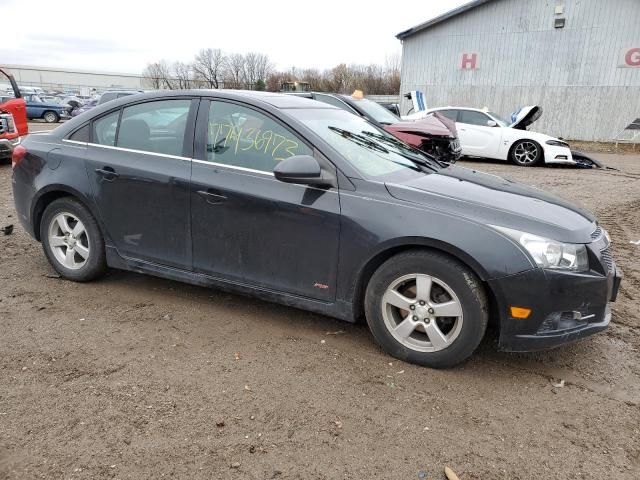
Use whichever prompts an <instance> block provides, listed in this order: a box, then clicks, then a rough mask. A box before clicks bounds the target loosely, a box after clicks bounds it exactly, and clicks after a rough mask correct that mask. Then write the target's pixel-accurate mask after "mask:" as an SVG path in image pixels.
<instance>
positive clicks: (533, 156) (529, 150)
mask: <svg viewBox="0 0 640 480" xmlns="http://www.w3.org/2000/svg"><path fill="white" fill-rule="evenodd" d="M540 158H542V148H540V145H538V144H537V143H536V142H534V141H531V140H520V141H518V142H517V143H516V144H515V145H514V146H513V150H512V152H511V159H512V160H513V162H514V163H515V164H517V165H520V166H522V167H531V166H533V165H536V164H538V162H539V161H540Z"/></svg>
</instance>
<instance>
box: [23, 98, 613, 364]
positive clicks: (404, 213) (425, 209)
mask: <svg viewBox="0 0 640 480" xmlns="http://www.w3.org/2000/svg"><path fill="white" fill-rule="evenodd" d="M332 99H333V100H336V97H332ZM338 99H340V100H346V101H348V99H346V98H338ZM318 100H319V99H317V98H316V99H309V98H298V97H295V96H291V95H284V94H275V93H266V92H237V91H235V92H233V91H220V90H218V91H215V90H185V91H157V92H151V93H147V94H140V95H133V96H127V97H126V98H120V99H116V100H113V101H110V102H106V103H104V104H101V105H98V106H96V107H94V108H93V109H92V110H91V111H89V112H86V113H85V114H83V115H80V116H77V117H75V118H73V119H71V120H69V121H68V122H65V123H64V124H63V125H61V126H59V127H58V128H56V129H54V130H52V131H50V132H47V133H44V134H41V135H33V136H27V138H26V139H25V140H24V141H23V143H22V144H21V145H18V146H17V147H16V148H15V149H14V151H13V158H12V167H13V182H12V185H13V194H14V200H15V206H16V211H17V214H18V218H19V220H20V222H21V223H22V225H23V227H24V228H25V229H26V231H27V232H29V233H30V234H31V235H32V236H33V237H34V238H35V239H36V240H38V241H41V242H42V245H43V250H44V254H45V255H46V257H47V259H48V260H49V262H50V263H51V265H52V266H53V268H55V269H56V270H57V271H58V272H59V274H60V275H61V276H62V277H64V278H66V279H69V280H73V281H80V282H84V281H89V280H92V279H95V278H98V277H99V276H101V275H102V274H104V272H105V271H106V269H107V268H108V267H112V268H119V269H124V270H132V271H136V272H140V273H148V274H152V275H156V276H161V277H166V278H171V279H174V280H181V281H185V282H190V283H194V284H197V285H202V286H213V287H218V288H222V289H226V290H232V291H237V292H241V293H244V294H248V295H253V296H257V297H260V298H263V299H267V300H270V301H275V302H280V303H284V304H287V305H291V306H294V307H297V308H302V309H306V310H310V311H314V312H318V313H322V314H325V315H329V316H333V317H336V318H339V319H342V320H346V321H351V322H353V321H356V320H357V319H358V318H361V317H363V316H364V317H365V318H366V321H367V323H368V325H369V328H370V330H371V332H372V334H373V337H374V338H375V340H376V341H377V342H378V343H379V344H380V345H381V346H382V347H383V348H384V349H385V350H386V351H387V352H388V353H389V354H391V355H393V356H395V357H397V358H399V359H402V360H405V361H409V362H414V363H417V364H421V365H427V366H431V367H447V366H451V365H454V364H456V363H459V362H461V361H463V360H464V359H466V358H467V357H469V356H470V355H471V354H472V353H473V352H474V350H475V349H476V348H477V346H478V345H479V343H480V341H481V340H482V338H483V336H484V335H485V331H486V328H487V324H488V322H489V319H492V320H494V321H495V322H496V323H497V324H498V325H499V346H500V348H502V349H504V350H510V351H529V350H537V349H544V348H550V347H554V346H558V345H561V344H563V343H566V342H569V341H575V340H578V339H580V338H584V337H585V336H588V335H591V334H594V333H596V332H599V331H601V330H603V329H605V328H607V326H608V324H609V322H610V321H611V309H610V302H612V301H615V299H616V296H617V292H618V290H619V287H620V279H621V275H620V272H619V271H618V269H617V268H616V264H615V262H614V260H613V257H612V254H611V248H610V238H609V235H608V234H607V232H606V231H605V230H604V229H603V228H602V227H600V226H599V225H598V223H597V220H596V218H595V217H594V216H593V215H592V214H591V213H589V212H587V211H584V210H582V209H580V208H578V207H576V206H574V205H572V204H570V203H568V202H565V201H563V200H561V199H559V198H557V197H555V196H553V195H551V194H548V193H545V192H543V191H542V190H539V189H537V188H532V187H529V186H526V185H523V184H519V183H516V182H513V181H510V180H506V179H503V178H500V177H498V176H495V175H488V174H484V173H481V172H479V171H476V170H471V169H467V168H464V167H460V166H456V165H452V164H449V163H446V162H441V161H438V160H437V159H436V158H434V157H433V156H432V155H431V154H428V153H425V152H423V151H420V150H418V149H416V148H414V147H412V146H410V145H408V144H406V143H404V142H401V141H399V140H398V139H397V138H396V137H395V136H393V135H392V134H391V132H390V131H388V130H387V128H385V127H388V126H389V125H388V124H387V123H386V122H380V121H379V120H380V119H379V118H378V119H377V120H376V121H371V120H369V118H368V116H367V114H369V115H371V114H372V113H371V111H369V110H367V108H368V107H371V105H368V104H367V107H362V106H361V105H364V104H359V103H358V105H359V108H361V110H360V111H358V112H352V113H350V112H348V111H347V109H346V108H345V107H344V106H343V105H337V106H334V105H333V104H329V103H331V102H329V101H327V102H321V101H318ZM325 100H326V99H325ZM356 103H357V102H356ZM345 105H346V102H345ZM349 106H350V107H351V105H349ZM381 108H382V107H381ZM354 113H355V114H354ZM377 113H378V112H377V111H376V112H375V113H373V115H376V114H377ZM457 115H458V114H457V113H456V121H458V117H457ZM443 118H446V117H443ZM390 124H391V125H393V123H391V122H390ZM491 128H496V127H491ZM504 128H506V127H504ZM395 134H396V133H394V135H395ZM45 166H46V167H49V168H45Z"/></svg>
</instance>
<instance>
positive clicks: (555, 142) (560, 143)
mask: <svg viewBox="0 0 640 480" xmlns="http://www.w3.org/2000/svg"><path fill="white" fill-rule="evenodd" d="M545 143H546V144H547V145H553V146H554V147H566V148H569V144H568V143H567V142H563V141H562V140H547V141H546V142H545Z"/></svg>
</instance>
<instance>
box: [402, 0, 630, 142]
mask: <svg viewBox="0 0 640 480" xmlns="http://www.w3.org/2000/svg"><path fill="white" fill-rule="evenodd" d="M397 37H398V38H399V39H400V40H401V41H402V81H401V93H402V94H404V93H406V92H409V91H411V90H422V91H424V93H425V97H426V100H427V104H428V107H438V106H447V105H455V106H467V107H477V108H483V107H488V108H490V109H491V110H493V111H496V112H498V113H501V114H503V115H504V116H508V115H509V114H510V113H511V112H513V111H515V110H516V109H517V108H518V107H521V106H525V105H540V106H542V108H543V111H544V113H543V115H542V117H541V118H540V120H538V122H537V123H536V124H535V129H536V130H539V131H542V132H544V133H548V134H551V135H554V136H558V137H563V138H567V139H579V140H597V141H610V140H611V139H612V138H613V137H614V136H615V134H616V133H618V131H620V130H622V129H623V128H625V126H627V125H628V124H629V123H630V122H632V121H633V119H635V118H638V117H640V0H606V1H604V0H475V1H472V2H470V3H467V4H465V5H463V6H461V7H459V8H457V9H455V10H452V11H450V12H448V13H446V14H444V15H441V16H439V17H437V18H434V19H432V20H429V21H427V22H425V23H422V24H420V25H417V26H415V27H413V28H410V29H409V30H406V31H404V32H402V33H399V34H398V35H397ZM401 107H402V108H401V109H402V113H406V112H407V111H408V109H409V108H410V102H409V101H408V100H406V99H403V100H402V106H401Z"/></svg>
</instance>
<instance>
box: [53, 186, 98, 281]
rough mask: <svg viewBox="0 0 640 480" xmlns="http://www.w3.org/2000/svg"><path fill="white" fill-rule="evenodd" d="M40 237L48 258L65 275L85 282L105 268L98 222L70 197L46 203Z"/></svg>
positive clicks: (96, 276) (70, 278) (95, 276)
mask: <svg viewBox="0 0 640 480" xmlns="http://www.w3.org/2000/svg"><path fill="white" fill-rule="evenodd" d="M40 238H41V239H42V248H43V249H44V254H45V255H46V257H47V260H49V263H50V264H51V266H52V267H53V268H54V269H55V270H56V272H58V273H59V274H60V275H61V276H62V277H64V278H66V279H69V280H73V281H75V282H88V281H90V280H93V279H95V278H98V277H99V276H101V275H102V274H104V272H105V271H106V269H107V262H106V256H105V247H104V239H103V237H102V233H101V232H100V228H99V227H98V223H97V222H96V220H95V219H94V218H93V216H92V215H91V212H89V210H88V209H87V207H85V206H84V205H82V204H81V203H80V202H78V201H77V200H75V199H73V198H70V197H65V198H60V199H58V200H54V201H53V202H51V203H50V204H49V205H48V206H47V208H46V209H45V211H44V214H43V215H42V221H41V222H40Z"/></svg>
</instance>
